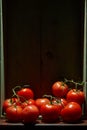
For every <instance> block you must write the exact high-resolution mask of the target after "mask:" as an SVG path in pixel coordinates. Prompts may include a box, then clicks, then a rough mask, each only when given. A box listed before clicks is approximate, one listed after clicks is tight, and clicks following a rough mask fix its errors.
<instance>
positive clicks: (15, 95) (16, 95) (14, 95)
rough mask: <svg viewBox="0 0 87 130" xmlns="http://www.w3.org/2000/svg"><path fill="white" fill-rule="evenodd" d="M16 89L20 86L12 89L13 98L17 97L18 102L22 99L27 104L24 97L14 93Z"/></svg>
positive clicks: (19, 87)
mask: <svg viewBox="0 0 87 130" xmlns="http://www.w3.org/2000/svg"><path fill="white" fill-rule="evenodd" d="M16 89H21V86H16V87H14V88H13V89H12V91H13V97H17V98H18V100H19V101H20V102H21V100H20V98H23V99H24V100H25V101H26V102H27V100H26V98H25V97H23V96H19V95H18V94H17V93H16Z"/></svg>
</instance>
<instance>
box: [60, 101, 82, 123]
mask: <svg viewBox="0 0 87 130" xmlns="http://www.w3.org/2000/svg"><path fill="white" fill-rule="evenodd" d="M61 117H62V119H63V121H64V122H68V123H69V122H78V121H79V120H80V119H81V117H82V108H81V106H80V105H79V104H78V103H76V102H69V103H68V104H67V105H66V106H65V107H64V108H63V109H62V110H61Z"/></svg>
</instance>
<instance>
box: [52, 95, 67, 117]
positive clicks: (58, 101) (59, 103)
mask: <svg viewBox="0 0 87 130" xmlns="http://www.w3.org/2000/svg"><path fill="white" fill-rule="evenodd" d="M67 103H68V102H67V100H66V99H64V98H60V99H54V100H52V104H55V105H57V107H58V111H59V115H61V110H62V109H63V108H64V107H65V106H66V105H67Z"/></svg>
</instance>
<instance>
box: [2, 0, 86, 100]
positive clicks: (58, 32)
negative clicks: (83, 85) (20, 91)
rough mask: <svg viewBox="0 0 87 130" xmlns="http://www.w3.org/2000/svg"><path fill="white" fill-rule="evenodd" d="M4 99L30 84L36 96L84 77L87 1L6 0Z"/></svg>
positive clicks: (4, 8) (4, 4) (4, 11)
mask: <svg viewBox="0 0 87 130" xmlns="http://www.w3.org/2000/svg"><path fill="white" fill-rule="evenodd" d="M3 23H4V24H3V25H4V27H3V28H4V53H5V58H4V59H5V96H6V98H7V97H10V96H11V95H12V88H13V87H15V86H16V85H24V84H29V85H30V86H31V88H32V89H33V90H34V92H35V97H41V96H42V95H43V94H50V93H51V86H52V84H53V83H54V82H55V81H57V80H63V79H64V78H67V79H74V80H76V81H78V80H82V78H83V42H84V41H83V26H84V0H62V1H58V0H54V1H51V0H42V1H40V0H32V1H29V0H25V1H23V0H4V1H3Z"/></svg>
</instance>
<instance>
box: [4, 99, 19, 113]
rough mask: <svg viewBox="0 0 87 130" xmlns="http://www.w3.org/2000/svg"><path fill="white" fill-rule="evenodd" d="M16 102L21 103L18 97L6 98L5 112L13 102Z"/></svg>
mask: <svg viewBox="0 0 87 130" xmlns="http://www.w3.org/2000/svg"><path fill="white" fill-rule="evenodd" d="M14 103H19V100H18V99H17V98H8V99H5V100H4V102H3V106H2V107H3V112H4V113H5V112H6V109H7V108H8V107H10V106H12V104H14Z"/></svg>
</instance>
